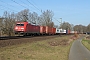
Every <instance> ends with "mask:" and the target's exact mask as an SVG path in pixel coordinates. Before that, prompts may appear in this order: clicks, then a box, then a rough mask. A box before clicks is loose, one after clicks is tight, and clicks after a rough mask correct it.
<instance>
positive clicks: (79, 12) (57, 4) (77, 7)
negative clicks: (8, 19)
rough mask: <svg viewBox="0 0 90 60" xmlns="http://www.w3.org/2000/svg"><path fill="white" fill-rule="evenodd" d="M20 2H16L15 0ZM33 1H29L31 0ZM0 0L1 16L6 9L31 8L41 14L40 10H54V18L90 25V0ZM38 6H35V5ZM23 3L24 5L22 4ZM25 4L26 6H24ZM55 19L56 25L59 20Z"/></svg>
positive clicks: (11, 10)
mask: <svg viewBox="0 0 90 60" xmlns="http://www.w3.org/2000/svg"><path fill="white" fill-rule="evenodd" d="M13 1H15V2H17V3H19V4H17V3H15V2H13ZM28 1H29V2H30V3H31V4H30V3H29V2H28ZM28 1H27V0H0V16H2V15H3V12H4V11H9V12H15V13H17V12H19V11H21V10H24V9H29V10H30V11H31V12H37V13H38V14H41V12H40V10H43V11H46V10H47V9H48V10H52V11H53V13H54V18H55V19H57V20H58V21H60V18H62V21H63V22H64V21H65V22H69V23H70V24H74V25H77V24H82V25H86V26H87V25H88V24H89V23H90V22H89V21H90V0H28ZM32 4H33V5H34V6H35V7H36V8H35V7H34V6H33V5H32ZM21 5H22V6H21ZM23 6H24V7H23ZM55 19H53V22H54V23H55V24H56V25H59V22H58V21H57V20H55Z"/></svg>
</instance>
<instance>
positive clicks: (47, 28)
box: [46, 26, 52, 34]
mask: <svg viewBox="0 0 90 60" xmlns="http://www.w3.org/2000/svg"><path fill="white" fill-rule="evenodd" d="M46 34H52V28H51V27H48V26H46Z"/></svg>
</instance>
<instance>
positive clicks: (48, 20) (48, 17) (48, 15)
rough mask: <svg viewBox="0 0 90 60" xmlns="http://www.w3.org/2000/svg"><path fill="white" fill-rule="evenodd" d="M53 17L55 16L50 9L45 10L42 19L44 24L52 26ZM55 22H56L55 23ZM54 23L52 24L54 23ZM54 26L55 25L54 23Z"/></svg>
mask: <svg viewBox="0 0 90 60" xmlns="http://www.w3.org/2000/svg"><path fill="white" fill-rule="evenodd" d="M52 17H53V12H52V11H50V10H47V11H44V12H43V13H42V15H41V19H42V24H43V25H45V26H50V27H52V26H51V24H52V23H53V22H52ZM53 24H54V23H53ZM53 24H52V25H53ZM53 26H54V25H53Z"/></svg>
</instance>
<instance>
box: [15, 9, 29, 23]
mask: <svg viewBox="0 0 90 60" xmlns="http://www.w3.org/2000/svg"><path fill="white" fill-rule="evenodd" d="M28 14H29V10H28V9H25V10H22V11H20V12H18V13H17V15H16V17H17V21H27V20H28Z"/></svg>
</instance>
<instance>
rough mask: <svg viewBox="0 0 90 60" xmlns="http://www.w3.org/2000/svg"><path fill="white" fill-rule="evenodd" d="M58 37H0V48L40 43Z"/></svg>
mask: <svg viewBox="0 0 90 60" xmlns="http://www.w3.org/2000/svg"><path fill="white" fill-rule="evenodd" d="M56 37H60V36H59V35H52V36H35V37H32V36H26V37H23V36H11V37H0V48H1V47H6V46H11V45H17V44H22V43H32V42H34V41H41V40H46V39H52V38H56Z"/></svg>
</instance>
